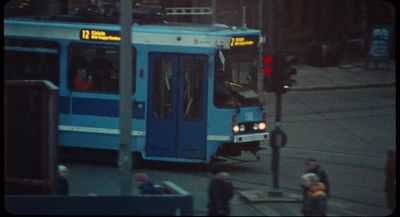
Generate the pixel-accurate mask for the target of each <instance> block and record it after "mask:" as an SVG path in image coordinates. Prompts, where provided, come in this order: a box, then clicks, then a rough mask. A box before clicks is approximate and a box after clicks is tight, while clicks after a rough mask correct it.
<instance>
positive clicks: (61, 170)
mask: <svg viewBox="0 0 400 217" xmlns="http://www.w3.org/2000/svg"><path fill="white" fill-rule="evenodd" d="M57 172H58V176H57V178H56V194H57V195H61V196H68V194H69V185H68V179H67V176H68V168H67V167H66V166H64V165H58V166H57Z"/></svg>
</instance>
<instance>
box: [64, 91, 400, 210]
mask: <svg viewBox="0 0 400 217" xmlns="http://www.w3.org/2000/svg"><path fill="white" fill-rule="evenodd" d="M264 97H265V99H264V100H265V102H266V104H267V109H268V111H269V114H270V117H269V121H268V127H269V130H272V129H273V126H274V124H273V122H274V113H275V111H274V103H275V98H274V95H273V94H265V95H264ZM395 98H396V88H395V87H394V86H392V87H382V88H360V89H338V90H325V91H294V92H290V93H288V94H285V95H284V97H283V112H282V115H283V116H282V120H283V130H284V131H285V132H286V133H287V135H288V144H287V146H286V147H284V148H282V149H281V151H280V154H281V158H280V188H281V190H282V191H284V192H288V193H295V194H300V187H299V182H300V176H301V174H302V172H303V161H304V160H305V159H306V158H307V157H313V158H315V159H317V160H318V161H319V162H320V164H321V165H322V167H323V168H324V169H325V170H326V171H327V173H328V175H329V178H330V181H331V188H332V190H331V191H332V197H331V198H330V199H329V208H328V215H330V216H343V215H352V216H354V215H356V216H364V215H365V216H384V215H388V214H389V213H390V212H389V211H388V210H387V209H386V207H385V198H384V193H383V181H384V172H383V167H384V157H385V154H386V151H387V150H388V149H394V150H395V149H396V133H395V132H396V121H395V118H396V112H395V109H396V101H395ZM265 145H266V144H265ZM266 147H267V148H266V150H263V151H262V152H261V159H260V161H254V160H255V158H254V156H253V155H251V154H249V153H245V154H243V156H242V157H241V159H242V160H251V161H252V162H238V161H233V160H228V161H226V162H224V163H222V164H220V165H219V166H220V167H222V168H223V169H224V170H226V171H228V172H230V174H231V177H230V180H231V181H232V182H233V183H234V185H235V188H236V192H239V191H241V190H248V189H265V190H268V189H270V188H271V185H272V176H271V175H272V174H271V172H270V165H271V158H270V155H271V152H270V148H269V147H268V146H266ZM92 157H93V156H91V155H90V154H88V155H85V156H84V158H88V160H86V161H85V163H82V162H79V161H68V160H67V161H65V162H64V163H65V164H66V165H67V166H69V168H70V188H71V195H87V194H89V193H96V194H98V195H118V194H119V182H118V180H119V179H118V175H119V174H118V170H117V167H116V165H115V164H101V163H100V164H98V163H87V162H90V159H91V158H92ZM133 172H147V173H148V174H149V175H150V177H151V178H152V179H153V180H154V181H155V182H162V181H164V180H169V181H172V182H175V183H176V184H178V185H179V186H181V187H182V188H184V189H186V190H187V191H189V192H191V193H192V194H193V198H194V215H206V211H207V207H206V204H207V192H206V190H207V185H208V182H209V173H208V172H207V171H205V170H204V169H203V168H202V167H200V166H198V165H190V164H189V165H188V164H171V163H167V164H166V163H163V162H151V163H148V164H146V165H145V166H144V167H143V168H140V169H134V171H133ZM132 193H133V194H135V193H137V190H136V189H134V190H133V192H132ZM231 208H232V215H234V216H239V215H249V216H262V215H284V216H287V215H294V216H298V215H301V213H300V212H299V211H300V204H299V203H248V202H246V201H245V200H243V198H241V197H240V196H239V194H238V193H236V196H235V197H234V199H233V200H232V202H231Z"/></svg>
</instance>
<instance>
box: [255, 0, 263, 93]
mask: <svg viewBox="0 0 400 217" xmlns="http://www.w3.org/2000/svg"><path fill="white" fill-rule="evenodd" d="M262 12H263V0H258V16H257V17H258V28H259V29H260V31H261V36H262V37H263V36H264V31H263V22H262V20H263V19H262ZM260 40H261V39H260ZM262 61H263V44H262V46H261V44H260V48H259V49H258V73H257V74H256V79H257V80H256V90H257V91H262V90H263V88H262V87H263V78H264V76H262V74H263V66H262V64H263V62H262Z"/></svg>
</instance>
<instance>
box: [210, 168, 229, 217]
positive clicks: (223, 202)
mask: <svg viewBox="0 0 400 217" xmlns="http://www.w3.org/2000/svg"><path fill="white" fill-rule="evenodd" d="M213 173H214V176H213V178H212V179H211V182H210V184H209V186H208V199H209V201H208V204H207V207H208V215H209V216H228V215H229V214H230V207H229V201H230V200H231V199H232V197H233V185H232V183H231V182H229V181H227V179H228V178H229V173H227V172H216V171H213Z"/></svg>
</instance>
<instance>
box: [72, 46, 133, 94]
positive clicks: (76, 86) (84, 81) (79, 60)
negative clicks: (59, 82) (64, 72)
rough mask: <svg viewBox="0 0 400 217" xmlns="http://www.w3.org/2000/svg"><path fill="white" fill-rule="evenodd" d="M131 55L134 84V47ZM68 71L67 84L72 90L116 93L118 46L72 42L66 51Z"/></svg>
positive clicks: (117, 83)
mask: <svg viewBox="0 0 400 217" xmlns="http://www.w3.org/2000/svg"><path fill="white" fill-rule="evenodd" d="M132 56H133V66H132V69H133V84H135V65H136V64H135V62H134V61H135V59H136V58H135V57H136V55H135V50H134V49H133V55H132ZM68 71H69V73H68V75H69V79H68V80H69V86H70V88H71V89H73V90H76V91H87V92H104V93H118V91H119V50H118V46H107V45H89V44H72V45H71V46H70V47H69V53H68ZM134 89H135V87H134V86H133V90H134Z"/></svg>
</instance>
